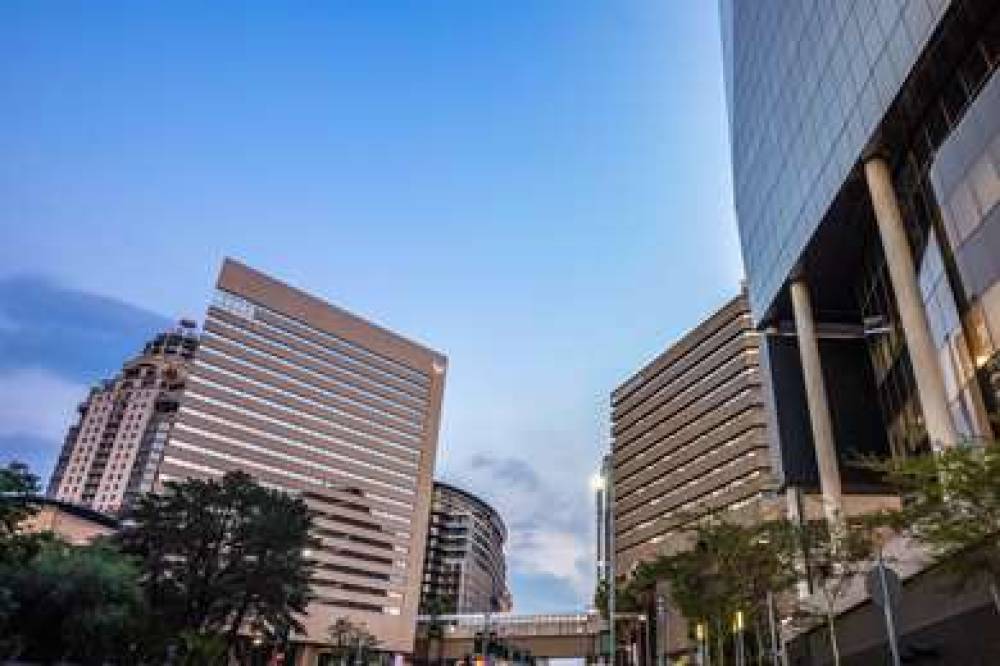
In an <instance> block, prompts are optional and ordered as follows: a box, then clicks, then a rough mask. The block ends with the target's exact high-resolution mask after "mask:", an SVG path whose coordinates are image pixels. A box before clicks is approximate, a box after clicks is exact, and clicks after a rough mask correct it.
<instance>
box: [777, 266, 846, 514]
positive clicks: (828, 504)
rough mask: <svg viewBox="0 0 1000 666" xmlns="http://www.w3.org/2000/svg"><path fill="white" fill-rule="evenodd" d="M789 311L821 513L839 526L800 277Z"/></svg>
mask: <svg viewBox="0 0 1000 666" xmlns="http://www.w3.org/2000/svg"><path fill="white" fill-rule="evenodd" d="M790 291H791V295H792V312H793V314H794V316H795V330H796V332H797V333H798V342H799V356H800V357H801V359H802V378H803V379H804V380H805V385H806V403H807V404H808V406H809V423H810V424H811V425H812V436H813V448H814V449H815V450H816V466H817V467H818V468H819V485H820V491H821V492H822V493H823V513H824V514H825V515H826V519H827V521H828V522H829V523H830V524H831V525H840V524H841V523H842V522H843V518H844V499H843V495H842V493H841V489H840V468H839V466H838V464H837V449H836V444H835V443H834V439H833V421H832V420H831V419H830V405H829V403H828V402H827V399H826V383H825V382H824V381H823V367H822V365H821V364H820V360H819V343H818V342H817V340H816V324H815V322H814V321H813V313H812V304H811V302H810V299H809V287H808V285H806V282H805V280H804V279H802V278H797V279H795V280H793V281H792V284H791V287H790Z"/></svg>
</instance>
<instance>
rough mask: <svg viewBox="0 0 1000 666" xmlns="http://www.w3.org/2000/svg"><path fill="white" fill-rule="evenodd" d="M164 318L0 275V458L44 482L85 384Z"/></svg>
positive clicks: (35, 279) (114, 365)
mask: <svg viewBox="0 0 1000 666" xmlns="http://www.w3.org/2000/svg"><path fill="white" fill-rule="evenodd" d="M168 323H169V320H168V319H166V318H165V317H163V316H161V315H159V314H156V313H154V312H150V311H148V310H145V309H143V308H139V307H136V306H134V305H131V304H129V303H126V302H124V301H120V300H118V299H115V298H109V297H106V296H101V295H98V294H92V293H88V292H84V291H80V290H76V289H68V288H65V287H62V286H60V285H58V284H56V283H54V282H52V281H50V280H48V279H47V278H45V277H41V276H14V277H6V278H2V279H0V462H6V461H9V460H12V459H18V460H22V461H24V462H27V463H29V464H30V465H31V466H32V468H33V469H34V471H35V473H36V474H38V475H39V476H40V477H41V478H42V481H43V483H44V482H45V480H46V477H47V475H48V474H49V473H50V471H51V469H52V467H53V465H54V463H55V459H56V457H57V455H58V453H59V448H60V446H61V444H62V440H63V438H64V436H65V434H66V430H67V428H68V427H69V425H70V424H71V423H72V422H73V420H74V418H75V416H74V410H75V408H76V405H77V404H78V403H79V402H80V401H81V400H82V399H83V398H84V397H85V396H86V393H87V387H88V386H89V385H91V384H93V383H95V382H97V381H100V380H101V379H104V378H105V377H107V376H109V375H111V374H113V373H114V372H116V371H117V370H118V369H119V368H120V367H121V364H122V362H123V361H125V360H126V359H127V358H129V357H131V356H132V355H134V354H135V353H137V352H138V351H139V350H140V349H141V347H142V344H143V343H144V342H145V341H146V340H147V339H148V338H149V337H150V336H151V335H152V334H153V333H155V332H156V331H158V330H161V329H163V328H164V327H165V326H166V325H167V324H168Z"/></svg>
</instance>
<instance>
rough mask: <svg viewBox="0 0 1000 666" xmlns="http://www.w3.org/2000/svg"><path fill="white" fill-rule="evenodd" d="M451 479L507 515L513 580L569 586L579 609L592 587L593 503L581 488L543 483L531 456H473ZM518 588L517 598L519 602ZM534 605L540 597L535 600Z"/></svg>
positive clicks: (517, 604) (519, 605)
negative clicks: (576, 490)
mask: <svg viewBox="0 0 1000 666" xmlns="http://www.w3.org/2000/svg"><path fill="white" fill-rule="evenodd" d="M449 481H451V482H453V483H455V484H456V485H459V486H461V487H463V488H466V489H468V490H470V491H471V492H474V493H477V494H480V495H482V496H483V498H484V499H486V500H487V501H489V502H490V503H491V504H492V505H493V506H494V507H495V508H496V509H497V510H498V511H499V512H500V514H501V515H502V516H503V518H504V521H505V522H506V523H507V528H508V532H509V539H508V554H507V555H508V557H507V560H508V565H509V568H510V572H511V576H510V577H511V578H512V579H513V580H519V579H521V580H524V579H527V578H531V579H533V580H536V581H537V580H538V579H539V578H546V577H547V578H550V579H552V581H551V582H552V583H558V584H562V585H564V586H566V587H568V588H569V589H570V591H571V596H572V597H573V598H574V600H575V604H574V605H575V608H564V609H563V610H566V611H571V610H577V609H578V608H579V607H581V606H585V605H587V603H589V601H590V598H591V594H592V592H593V571H592V570H593V566H592V557H593V555H592V550H593V549H592V547H591V544H590V540H591V535H590V529H589V528H590V504H589V502H587V501H586V498H585V497H584V496H583V495H582V493H572V492H561V491H560V489H559V488H558V486H556V485H554V484H552V483H546V482H544V479H543V477H542V475H541V474H540V473H539V471H538V470H537V469H536V468H535V467H534V466H533V465H532V464H531V463H529V462H528V461H526V460H523V459H520V458H514V457H494V456H489V455H485V454H476V455H474V456H472V457H471V458H470V459H469V460H468V461H467V462H466V463H465V464H463V465H460V466H458V467H457V468H456V471H455V473H454V474H450V475H449ZM524 601H525V600H524V599H519V598H518V596H517V594H516V591H515V597H514V603H515V606H516V607H521V606H522V602H524ZM531 601H532V603H531V605H536V604H537V600H531Z"/></svg>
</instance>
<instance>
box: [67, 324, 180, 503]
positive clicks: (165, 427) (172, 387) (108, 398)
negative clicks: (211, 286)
mask: <svg viewBox="0 0 1000 666" xmlns="http://www.w3.org/2000/svg"><path fill="white" fill-rule="evenodd" d="M197 347H198V335H197V331H196V329H195V325H194V323H192V322H188V321H182V322H181V323H180V324H179V325H178V326H177V327H176V328H175V329H173V330H171V331H167V332H164V333H161V334H159V335H157V336H156V337H155V338H154V339H153V340H151V341H150V342H149V343H147V344H146V346H145V348H144V349H143V351H142V353H141V354H139V356H137V357H136V358H134V359H132V360H130V361H128V362H127V363H126V364H125V365H124V367H123V368H122V370H121V372H120V373H118V374H117V375H116V376H114V377H112V378H110V379H107V380H105V381H103V382H101V383H100V384H99V385H97V386H95V387H94V388H92V389H91V390H90V393H89V394H88V395H87V397H86V399H85V400H84V401H83V402H81V403H80V405H79V407H78V410H77V411H78V413H79V417H78V420H77V422H76V423H75V424H74V425H73V426H71V427H70V429H69V431H68V433H67V435H66V439H65V440H64V443H63V447H62V451H61V452H60V454H59V458H58V460H57V462H56V467H55V471H54V472H53V474H52V478H51V480H50V482H49V486H48V496H49V497H51V498H53V499H56V500H61V501H63V502H67V503H72V504H76V505H79V506H82V507H88V508H90V509H93V510H95V511H99V512H103V513H106V514H120V513H123V512H124V511H126V510H127V509H128V507H129V505H130V503H131V502H132V501H133V500H134V499H135V497H136V496H138V495H139V494H141V493H145V492H149V491H150V490H151V489H152V488H153V482H154V479H155V475H156V470H157V468H158V467H159V464H160V460H161V458H162V455H163V446H164V444H165V443H166V439H167V436H168V435H169V433H170V429H171V427H172V425H173V422H174V418H175V417H176V415H177V410H178V406H179V404H180V395H181V392H182V391H183V389H184V382H185V378H186V376H187V372H188V368H189V367H190V364H191V360H192V358H193V356H194V353H195V350H196V349H197Z"/></svg>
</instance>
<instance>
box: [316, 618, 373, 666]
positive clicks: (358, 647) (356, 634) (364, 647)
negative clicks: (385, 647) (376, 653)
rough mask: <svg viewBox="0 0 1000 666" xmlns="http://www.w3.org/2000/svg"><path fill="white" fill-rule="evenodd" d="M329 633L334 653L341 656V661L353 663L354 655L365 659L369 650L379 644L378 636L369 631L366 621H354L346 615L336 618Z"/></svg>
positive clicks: (329, 628)
mask: <svg viewBox="0 0 1000 666" xmlns="http://www.w3.org/2000/svg"><path fill="white" fill-rule="evenodd" d="M327 635H328V637H329V639H330V645H331V646H332V647H333V654H334V656H336V657H339V658H340V660H341V663H352V662H353V661H354V657H357V658H358V659H359V661H361V660H364V659H366V658H367V654H368V651H369V650H372V649H374V648H376V647H377V646H378V644H379V640H378V638H376V637H375V635H374V634H372V633H371V632H370V631H368V626H367V625H366V624H365V623H364V622H359V623H354V622H351V620H350V619H348V618H346V617H338V618H336V619H335V620H334V621H333V623H332V624H330V626H329V627H328V628H327Z"/></svg>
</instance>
